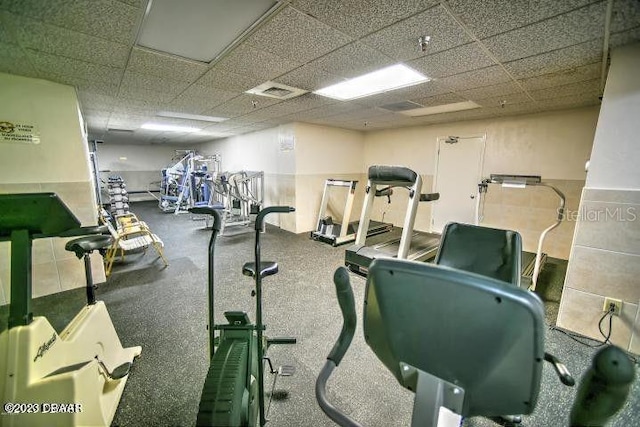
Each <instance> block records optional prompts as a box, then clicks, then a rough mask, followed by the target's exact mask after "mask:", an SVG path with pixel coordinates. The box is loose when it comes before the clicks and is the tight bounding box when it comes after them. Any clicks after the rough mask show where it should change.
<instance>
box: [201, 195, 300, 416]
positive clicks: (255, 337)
mask: <svg viewBox="0 0 640 427" xmlns="http://www.w3.org/2000/svg"><path fill="white" fill-rule="evenodd" d="M294 210H295V209H294V208H292V207H289V206H272V207H268V208H265V209H263V210H262V211H260V213H258V215H257V216H256V220H255V231H256V234H255V252H254V262H247V263H245V264H244V265H243V267H242V274H244V275H245V276H250V277H252V278H253V279H254V281H255V289H254V290H253V291H252V295H254V296H255V297H256V323H255V324H252V323H251V321H250V320H249V316H248V315H247V313H246V312H243V311H225V312H224V316H225V318H226V319H227V322H228V323H227V324H223V325H216V324H215V319H214V252H215V242H216V238H217V236H218V234H219V232H220V230H221V228H222V217H221V215H220V212H219V211H218V210H216V209H214V208H212V207H209V206H201V207H193V208H191V209H189V211H190V212H192V213H194V214H206V215H211V216H212V217H213V227H212V230H213V231H212V233H211V239H210V240H209V262H208V264H209V266H208V267H209V268H208V295H209V298H208V304H209V323H208V325H209V354H210V357H211V362H210V365H209V371H208V373H207V377H206V379H205V383H204V386H203V389H202V396H201V398H200V406H199V409H198V417H197V421H196V425H198V426H251V427H253V426H257V425H260V426H264V425H265V424H266V422H267V418H266V415H267V414H266V413H267V412H268V411H265V401H264V363H265V362H267V363H268V365H269V371H270V373H271V374H273V375H275V377H274V381H273V385H272V392H273V389H274V388H275V384H276V380H277V379H278V376H291V375H293V373H294V371H295V368H294V367H293V366H281V367H279V368H277V369H274V368H273V365H272V363H271V360H269V358H268V357H266V352H267V349H268V348H269V346H270V345H272V344H295V343H296V339H295V338H267V337H265V336H264V335H263V332H264V330H265V325H264V324H263V323H262V279H263V278H264V277H266V276H271V275H274V274H276V273H277V272H278V264H277V263H275V262H272V261H261V259H260V233H261V232H262V230H263V228H264V219H265V217H266V216H267V215H269V214H271V213H276V212H279V213H286V212H293V211H294ZM216 331H219V336H218V337H216ZM216 347H217V348H216ZM271 395H272V396H273V393H271ZM269 403H270V402H269Z"/></svg>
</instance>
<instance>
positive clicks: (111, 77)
mask: <svg viewBox="0 0 640 427" xmlns="http://www.w3.org/2000/svg"><path fill="white" fill-rule="evenodd" d="M25 51H26V53H27V57H28V58H29V61H30V62H31V63H32V64H33V66H34V67H35V68H36V70H38V71H39V72H40V75H42V76H43V77H45V76H47V77H48V76H51V77H53V76H66V77H67V78H68V80H71V81H73V79H75V78H77V79H81V80H92V81H97V82H103V83H107V84H112V85H116V86H117V85H118V83H119V82H120V77H121V76H122V69H120V68H115V67H109V66H106V65H99V64H92V63H90V62H84V61H79V60H77V59H71V58H65V57H60V56H56V55H50V54H47V53H44V52H38V51H34V50H32V49H26V50H25Z"/></svg>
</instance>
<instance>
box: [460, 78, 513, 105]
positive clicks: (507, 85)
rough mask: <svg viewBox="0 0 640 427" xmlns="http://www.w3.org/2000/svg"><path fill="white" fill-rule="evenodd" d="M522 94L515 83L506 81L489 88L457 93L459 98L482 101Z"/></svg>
mask: <svg viewBox="0 0 640 427" xmlns="http://www.w3.org/2000/svg"><path fill="white" fill-rule="evenodd" d="M519 92H522V88H521V87H520V86H518V85H517V84H516V83H514V82H511V81H508V82H504V83H499V84H496V85H491V86H484V87H479V88H475V89H469V90H462V91H458V92H456V93H458V94H459V95H460V96H463V97H465V98H467V99H470V100H474V99H483V98H490V97H492V96H501V95H509V94H513V93H519Z"/></svg>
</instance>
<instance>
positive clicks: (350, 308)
mask: <svg viewBox="0 0 640 427" xmlns="http://www.w3.org/2000/svg"><path fill="white" fill-rule="evenodd" d="M333 282H334V283H335V285H336V296H337V298H338V304H339V305H340V310H341V311H342V318H343V323H342V330H341V331H340V336H339V337H338V340H337V341H336V343H335V344H334V346H333V348H332V349H331V352H330V353H329V356H327V359H329V360H332V361H333V362H334V363H335V364H336V366H338V365H339V364H340V361H342V358H343V357H344V354H345V353H346V352H347V349H348V348H349V346H350V345H351V340H352V339H353V335H354V333H355V331H356V323H357V317H356V304H355V300H354V298H353V289H352V288H351V283H350V282H349V273H348V272H347V269H346V268H344V267H339V268H338V269H337V270H336V272H335V273H334V274H333Z"/></svg>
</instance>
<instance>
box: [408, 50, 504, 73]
mask: <svg viewBox="0 0 640 427" xmlns="http://www.w3.org/2000/svg"><path fill="white" fill-rule="evenodd" d="M407 65H409V66H410V67H412V68H415V69H416V70H418V71H420V72H422V73H424V74H425V75H426V76H428V77H432V78H433V77H447V76H451V75H454V74H460V73H464V72H466V71H472V70H477V69H480V68H485V67H488V66H491V65H495V63H494V61H493V60H492V59H491V58H489V57H488V56H487V54H486V53H485V52H484V51H483V50H482V48H481V47H480V46H479V44H478V43H475V42H473V43H468V44H465V45H463V46H458V47H454V48H453V49H449V50H445V51H443V52H437V53H434V54H431V55H427V56H424V57H422V58H418V59H414V60H412V61H410V62H408V63H407Z"/></svg>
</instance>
